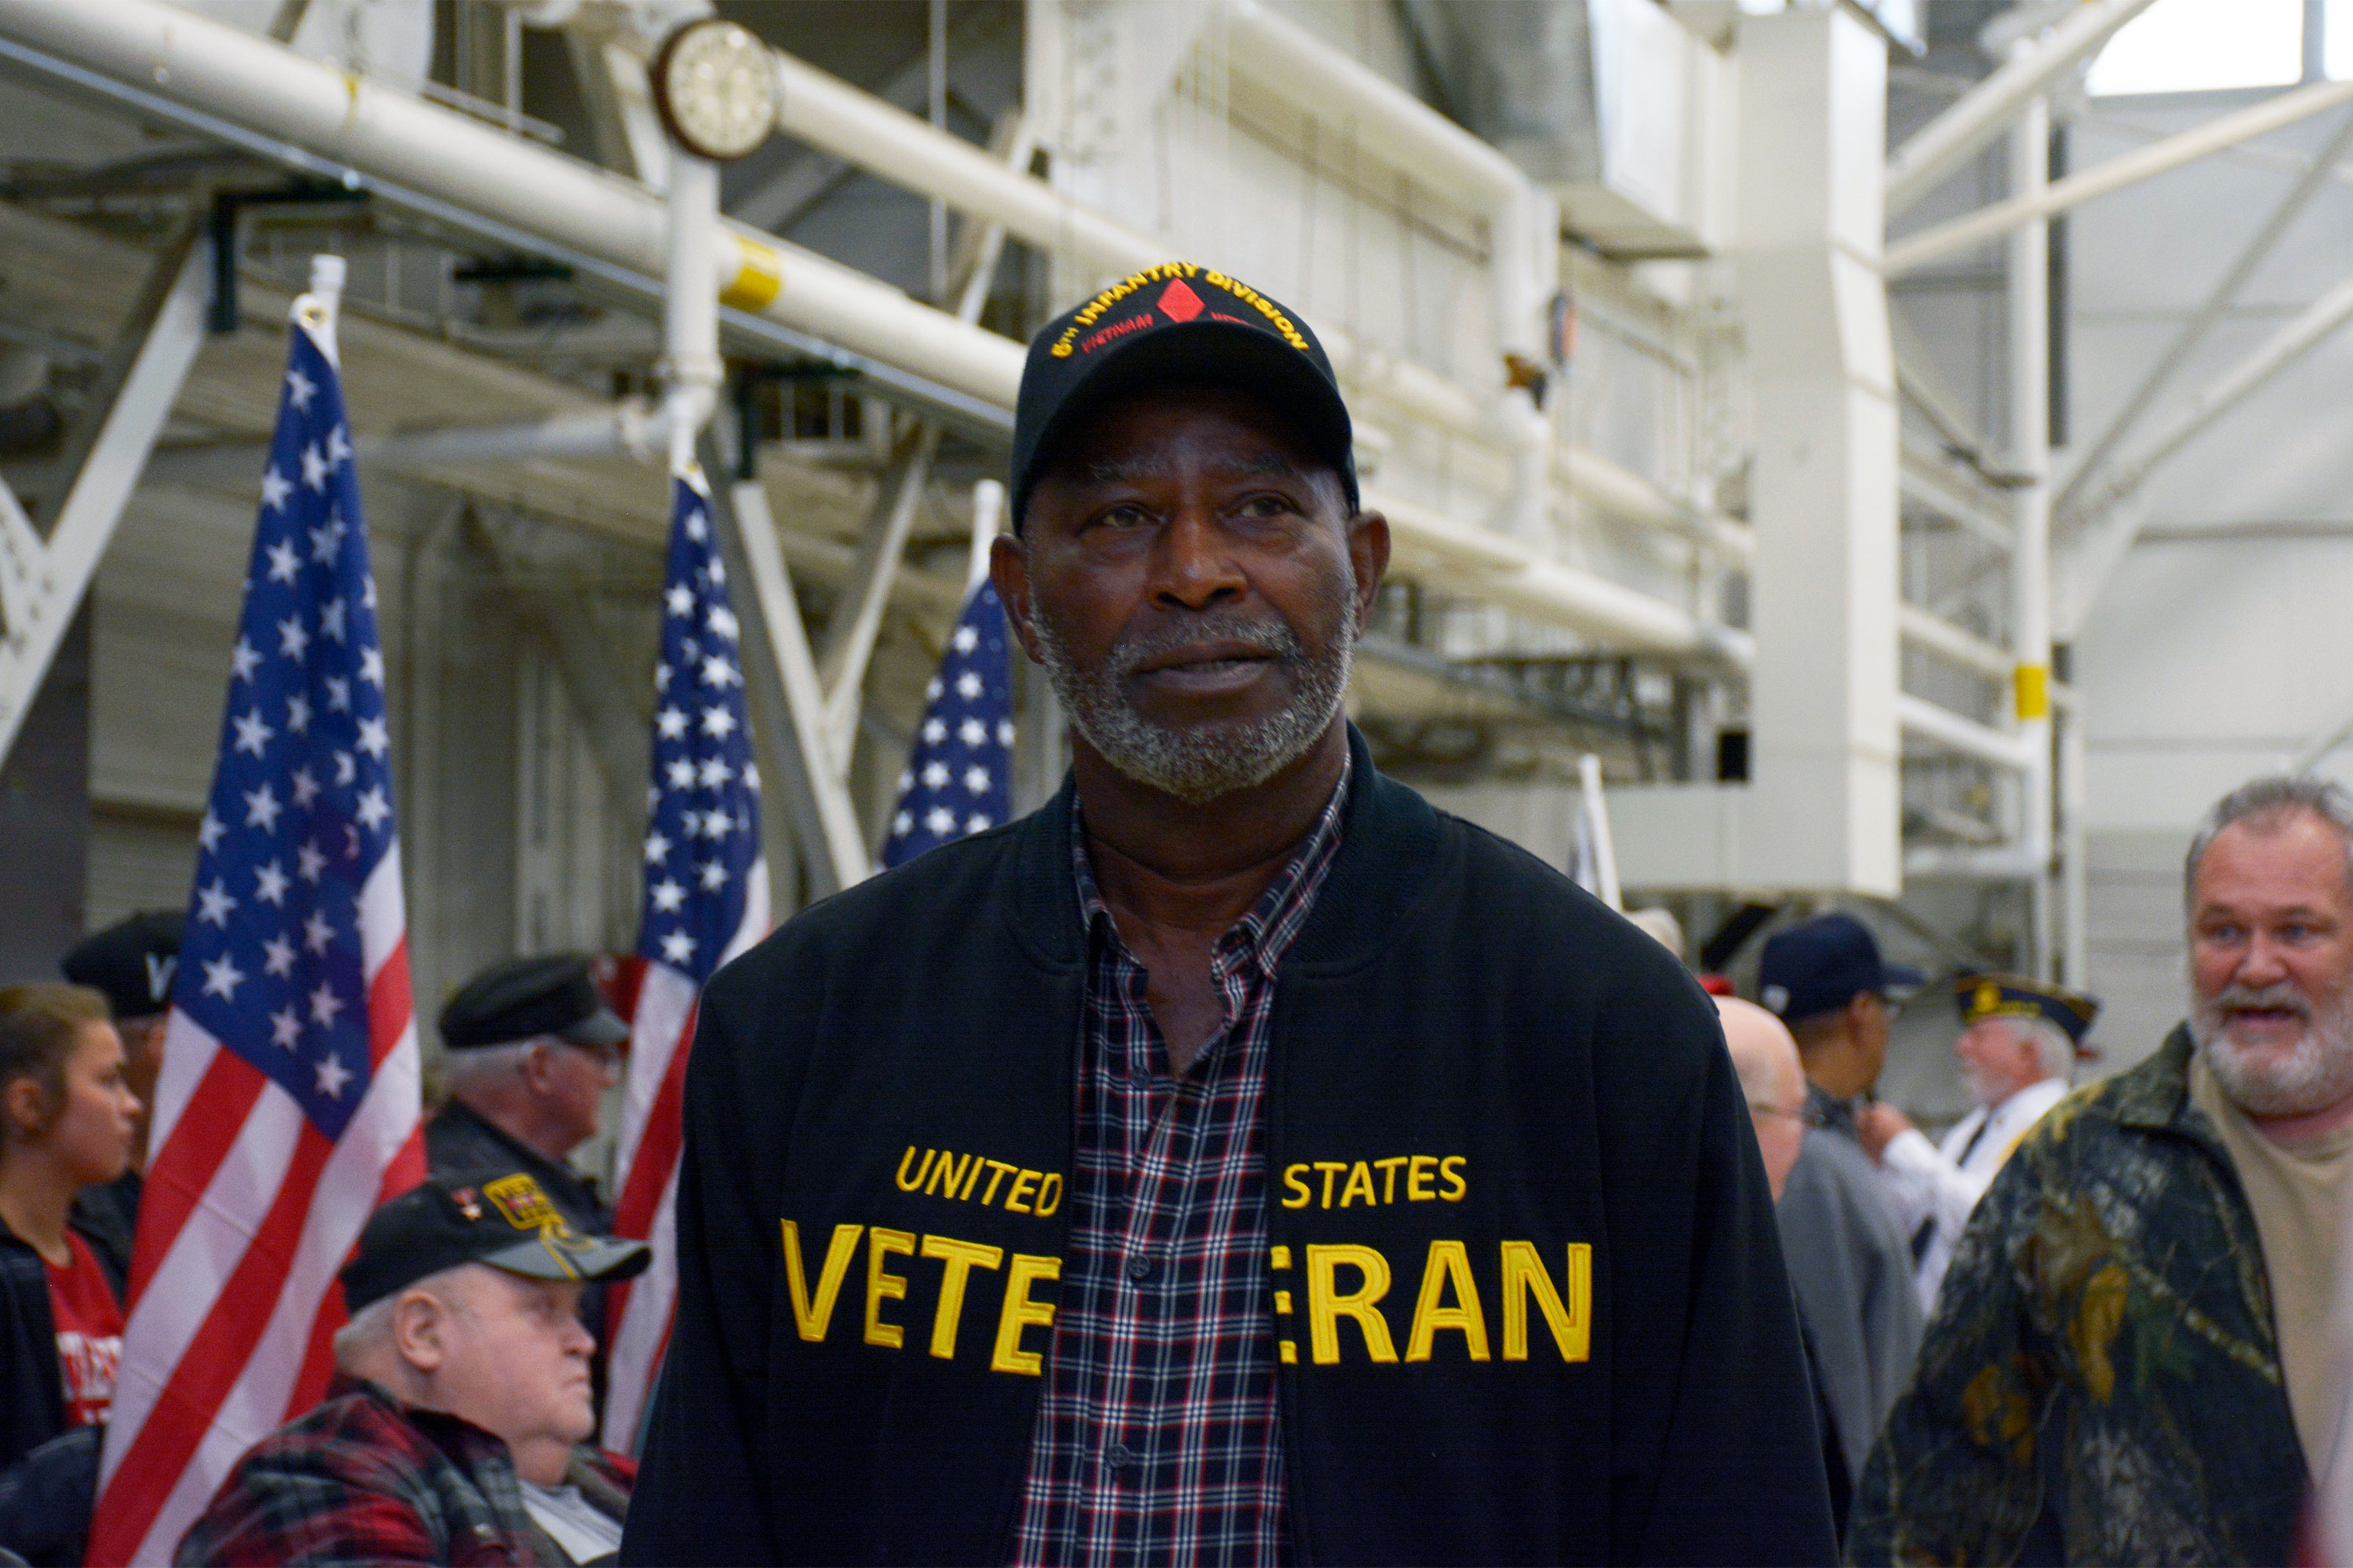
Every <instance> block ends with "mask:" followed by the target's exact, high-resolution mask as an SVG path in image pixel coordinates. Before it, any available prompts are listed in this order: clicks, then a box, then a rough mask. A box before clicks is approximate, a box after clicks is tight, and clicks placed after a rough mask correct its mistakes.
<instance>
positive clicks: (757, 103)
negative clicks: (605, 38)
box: [653, 16, 776, 161]
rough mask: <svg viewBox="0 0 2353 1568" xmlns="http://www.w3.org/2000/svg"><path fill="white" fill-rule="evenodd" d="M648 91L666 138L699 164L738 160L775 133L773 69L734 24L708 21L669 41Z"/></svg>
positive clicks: (752, 40)
mask: <svg viewBox="0 0 2353 1568" xmlns="http://www.w3.org/2000/svg"><path fill="white" fill-rule="evenodd" d="M653 89H654V102H655V104H656V106H657V107H659V109H660V110H661V117H662V121H663V123H665V124H666V125H668V126H669V127H670V134H671V135H673V136H676V137H677V138H678V139H679V141H681V142H683V143H685V145H686V149H687V151H688V152H690V153H698V154H700V155H701V156H702V157H705V158H712V159H717V160H720V161H725V160H727V159H731V158H741V157H743V156H744V154H745V153H751V152H753V151H754V150H756V149H757V148H758V147H759V145H760V144H761V143H762V142H765V141H766V140H767V139H768V132H770V131H772V130H774V129H775V128H776V62H775V60H773V59H772V58H770V57H769V54H768V47H767V46H766V45H765V44H763V43H762V42H760V40H759V39H757V38H755V37H753V36H752V35H751V33H750V32H748V31H747V30H745V29H744V28H743V27H740V26H736V25H735V24H734V23H733V22H726V21H722V20H720V19H719V18H718V17H715V16H706V17H704V18H702V20H701V21H696V22H690V23H688V24H687V25H686V26H683V27H681V28H680V29H679V30H678V31H677V32H675V33H672V34H671V35H670V41H669V42H668V43H665V44H664V45H663V46H662V50H661V54H660V56H659V58H657V59H656V60H655V61H654V69H653Z"/></svg>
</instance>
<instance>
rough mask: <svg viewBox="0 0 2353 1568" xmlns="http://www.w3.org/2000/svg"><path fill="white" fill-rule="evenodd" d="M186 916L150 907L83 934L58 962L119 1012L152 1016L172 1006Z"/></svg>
mask: <svg viewBox="0 0 2353 1568" xmlns="http://www.w3.org/2000/svg"><path fill="white" fill-rule="evenodd" d="M187 923H188V917H187V916H185V915H184V914H176V913H173V912H170V911H166V910H149V911H148V912H146V913H144V914H136V915H132V916H131V917H130V918H129V919H127V920H121V921H116V922H115V923H114V924H112V925H111V926H109V927H107V928H106V929H105V930H104V931H99V932H97V933H96V934H94V935H91V936H88V937H85V938H83V939H82V941H81V942H80V943H79V945H78V946H76V947H75V948H74V949H73V951H72V952H69V953H67V954H66V956H65V961H64V962H63V963H60V964H58V969H59V970H61V971H62V972H63V973H64V974H65V977H66V978H67V979H68V980H70V981H72V982H73V983H74V984H77V985H87V986H90V988H91V989H92V990H96V991H102V992H104V993H105V994H106V1005H108V1006H109V1007H111V1008H112V1009H113V1010H114V1016H116V1017H117V1018H152V1017H153V1016H156V1015H157V1014H159V1013H166V1012H169V1011H170V1010H171V1006H172V976H173V973H174V972H175V971H176V970H177V969H178V968H179V963H180V931H181V928H182V927H184V926H185V925H186V924H187Z"/></svg>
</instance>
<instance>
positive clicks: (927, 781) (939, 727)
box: [882, 577, 1013, 866]
mask: <svg viewBox="0 0 2353 1568" xmlns="http://www.w3.org/2000/svg"><path fill="white" fill-rule="evenodd" d="M925 695H926V696H928V697H929V699H930V706H929V707H927V708H926V709H925V710H924V711H923V728H922V729H921V730H920V731H917V732H916V735H915V750H914V753H913V755H912V756H910V757H909V758H908V759H907V769H906V772H904V773H901V774H900V775H899V809H898V810H897V811H896V812H895V813H893V814H892V817H891V837H890V838H889V839H888V840H887V841H886V842H885V843H884V844H883V846H882V864H883V865H885V866H903V865H905V864H906V863H907V862H908V861H910V860H913V858H915V857H916V856H918V855H921V854H922V853H923V851H924V850H926V849H934V848H937V847H939V846H941V845H943V844H945V843H948V842H950V841H951V840H953V839H957V838H962V837H965V835H967V834H972V833H981V832H986V831H987V829H989V828H991V827H994V826H997V824H998V823H1000V822H1003V821H1005V820H1006V819H1007V818H1008V817H1009V816H1012V815H1013V655H1012V650H1011V647H1009V646H1008V642H1007V637H1006V630H1005V606H1004V605H1002V604H1000V603H998V602H997V589H996V587H995V586H994V585H993V584H990V583H989V581H988V579H987V578H986V577H984V578H982V579H981V580H980V582H979V584H977V585H976V586H975V587H974V589H973V591H972V593H971V595H969V596H968V597H966V598H965V603H964V614H963V615H962V616H959V617H957V620H956V628H955V632H954V633H953V634H951V635H950V637H948V646H947V651H946V652H945V653H944V654H943V655H942V656H941V658H940V672H939V674H938V675H936V676H934V677H933V678H932V684H931V689H930V690H929V691H928V692H927V693H926V694H925Z"/></svg>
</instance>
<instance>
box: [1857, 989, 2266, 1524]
mask: <svg viewBox="0 0 2353 1568" xmlns="http://www.w3.org/2000/svg"><path fill="white" fill-rule="evenodd" d="M2191 1049H2192V1046H2191V1041H2190V1036H2189V1030H2188V1029H2187V1028H2186V1027H2182V1028H2177V1029H2175V1030H2174V1032H2173V1033H2172V1035H2171V1036H2170V1037H2168V1038H2167V1040H2166V1042H2165V1045H2164V1046H2163V1047H2161V1048H2160V1049H2159V1050H2158V1053H2157V1055H2156V1056H2154V1057H2152V1058H2149V1059H2148V1060H2147V1061H2146V1062H2144V1063H2142V1064H2141V1065H2140V1066H2139V1067H2137V1068H2133V1069H2131V1070H2130V1071H2127V1072H2124V1073H2120V1074H2118V1075H2116V1077H2114V1078H2111V1079H2105V1080H2103V1081H2101V1082H2099V1083H2095V1084H2093V1085H2090V1086H2089V1087H2087V1088H2084V1089H2079V1090H2077V1091H2076V1092H2075V1093H2073V1094H2072V1095H2070V1096H2069V1097H2068V1098H2067V1099H2065V1100H2062V1101H2060V1103H2059V1104H2058V1105H2057V1106H2056V1107H2055V1108H2054V1109H2052V1111H2051V1112H2050V1113H2049V1114H2048V1115H2047V1116H2045V1117H2044V1118H2043V1120H2042V1122H2041V1123H2040V1124H2039V1125H2037V1126H2036V1128H2035V1129H2034V1131H2032V1133H2031V1134H2030V1135H2029V1136H2028V1138H2027V1140H2026V1141H2025V1142H2023V1143H2022V1144H2021V1145H2020V1147H2019V1150H2018V1152H2017V1153H2016V1154H2015V1155H2014V1156H2012V1158H2011V1159H2010V1163H2008V1164H2007V1165H2006V1166H2005V1167H2004V1168H2003V1170H2002V1172H2001V1173H2000V1175H1999V1176H1997V1177H1996V1178H1995V1180H1994V1183H1993V1185H1992V1187H1991V1188H1990V1189H1989V1191H1988V1192H1987V1194H1986V1195H1985V1198H1984V1200H1983V1201H1982V1202H1981V1203H1980V1204H1979V1205H1978V1209H1977V1212H1976V1214H1975V1215H1973V1216H1972V1218H1971V1221H1970V1224H1969V1227H1968V1231H1967V1232H1966V1233H1965V1234H1964V1236H1963V1237H1962V1238H1961V1242H1960V1246H1959V1247H1958V1249H1957V1252H1956V1253H1955V1255H1954V1258H1953V1266H1952V1269H1951V1271H1950V1272H1949V1273H1948V1274H1947V1276H1946V1279H1945V1286H1944V1294H1943V1296H1942V1297H1941V1298H1940V1299H1939V1300H1938V1303H1937V1308H1936V1319H1935V1321H1932V1322H1931V1324H1930V1325H1929V1331H1928V1338H1927V1342H1926V1345H1925V1346H1924V1347H1923V1349H1922V1352H1921V1357H1920V1361H1919V1363H1918V1366H1917V1368H1916V1370H1915V1373H1914V1377H1913V1382H1912V1385H1911V1387H1910V1388H1909V1389H1907V1390H1906V1391H1905V1394H1904V1395H1903V1397H1902V1398H1901V1399H1900V1400H1898V1401H1897V1403H1896V1405H1895V1408H1894V1411H1893V1412H1892V1413H1891V1414H1890V1415H1889V1417H1888V1422H1887V1426H1886V1428H1885V1430H1884V1432H1883V1434H1882V1436H1881V1438H1880V1442H1879V1446H1878V1447H1877V1448H1876V1449H1875V1450H1873V1454H1872V1457H1871V1462H1870V1465H1869V1467H1868V1468H1867V1469H1866V1471H1865V1473H1864V1475H1863V1478H1862V1492H1861V1495H1860V1496H1859V1497H1858V1498H1857V1499H1856V1500H1855V1509H1854V1518H1853V1522H1852V1528H1851V1533H1850V1535H1849V1537H1848V1541H1847V1555H1848V1560H1849V1561H1850V1562H1852V1563H1891V1562H1902V1563H2012V1562H2021V1561H2023V1562H2042V1563H2056V1562H2068V1563H2284V1562H2286V1561H2288V1559H2289V1555H2290V1549H2291V1547H2292V1545H2293V1542H2294V1538H2295V1526H2296V1519H2297V1513H2298V1510H2299V1509H2300V1507H2301V1506H2302V1500H2303V1496H2304V1491H2305V1486H2306V1466H2305V1458H2304V1453H2303V1449H2302V1447H2301V1446H2300V1445H2299V1443H2298V1441H2297V1437H2296V1429H2295V1421H2294V1418H2293V1415H2291V1412H2290V1409H2289V1404H2288V1397H2287V1393H2286V1388H2285V1384H2284V1378H2283V1376H2282V1373H2281V1370H2280V1355H2279V1348H2278V1342H2277V1337H2276V1334H2275V1332H2274V1326H2273V1316H2272V1297H2271V1289H2270V1287H2269V1284H2268V1282H2267V1280H2266V1278H2265V1275H2264V1270H2263V1251H2262V1247H2261V1246H2260V1244H2259V1242H2258V1240H2257V1237H2256V1233H2255V1223H2254V1217H2253V1213H2252V1211H2251V1210H2250V1209H2249V1207H2248V1205H2247V1200H2246V1197H2245V1195H2244V1194H2243V1192H2242V1188H2241V1186H2240V1183H2239V1179H2238V1176H2237V1174H2236V1173H2235V1171H2234V1169H2233V1167H2232V1163H2231V1161H2230V1158H2229V1156H2228V1155H2227V1154H2226V1152H2224V1150H2223V1148H2222V1146H2221V1142H2219V1140H2218V1135H2217V1133H2216V1131H2215V1128H2214V1125H2213V1123H2212V1121H2211V1120H2210V1119H2209V1118H2208V1117H2207V1116H2206V1115H2205V1113H2204V1112H2202V1111H2201V1110H2199V1109H2198V1107H2197V1106H2196V1105H2194V1104H2192V1103H2191V1101H2190V1098H2189V1062H2190V1054H2191Z"/></svg>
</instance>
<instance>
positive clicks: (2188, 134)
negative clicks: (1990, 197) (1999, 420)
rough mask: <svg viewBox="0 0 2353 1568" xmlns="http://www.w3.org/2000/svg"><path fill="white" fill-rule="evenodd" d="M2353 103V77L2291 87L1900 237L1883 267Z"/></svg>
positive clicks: (1895, 270)
mask: <svg viewBox="0 0 2353 1568" xmlns="http://www.w3.org/2000/svg"><path fill="white" fill-rule="evenodd" d="M2346 102H2353V81H2323V82H2315V83H2313V84H2312V85H2311V86H2309V87H2300V88H2296V89H2294V90H2292V91H2288V92H2283V93H2281V94H2280V95H2279V96H2278V97H2276V98H2270V99H2266V100H2263V102H2261V103H2258V104H2255V105H2254V106H2253V107H2252V108H2248V109H2242V110H2238V111H2237V112H2236V113H2233V114H2223V115H2218V116H2216V117H2215V118H2214V119H2212V120H2210V121H2207V122H2206V123H2205V124H2203V125H2198V126H2193V127H2191V128H2190V129H2189V130H2188V131H2184V132H2181V133H2180V134H2179V135H2176V136H2168V137H2167V138H2166V139H2165V140H2164V141H2162V142H2154V143H2152V144H2151V145H2149V146H2147V147H2139V148H2136V149H2134V150H2133V151H2132V152H2130V153H2122V154H2119V155H2118V156H2116V157H2114V158H2110V159H2109V160H2107V162H2105V163H2101V164H2099V165H2098V166H2097V167H2095V168H2090V169H2086V170H2084V172H2083V173H2082V174H2075V175H2073V176H2071V177H2069V178H2067V179H2064V180H2060V181H2056V182H2054V183H2052V184H2049V185H2047V186H2045V187H2044V188H2043V189H2042V190H2040V191H2035V192H2030V193H2028V194H2025V195H2015V196H2011V197H2010V198H2009V199H2008V200H2007V201H1999V202H1995V203H1993V204H1992V205H1989V206H1983V207H1979V208H1978V210H1977V211H1975V212H1973V213H1971V214H1969V215H1968V216H1967V217H1962V218H1956V219H1954V220H1953V221H1952V222H1951V223H1947V224H1942V225H1939V226H1937V227H1935V228H1932V229H1928V230H1926V231H1925V232H1923V233H1920V234H1915V235H1911V236H1908V237H1905V238H1903V239H1898V240H1893V241H1891V242H1889V244H1888V247H1887V251H1886V254H1885V255H1884V256H1883V258H1881V260H1880V264H1879V270H1880V273H1881V275H1882V276H1883V277H1887V278H1898V277H1901V276H1903V275H1904V274H1905V273H1906V272H1914V271H1917V270H1918V269H1919V268H1923V267H1926V265H1927V264H1928V263H1929V262H1931V261H1936V260H1940V259H1941V258H1945V257H1947V256H1950V255H1952V254H1954V253H1955V252H1956V251H1962V250H1967V249H1968V247H1971V246H1973V245H1982V244H1984V243H1986V242H1987V241H1988V240H1993V239H1999V238H2000V237H2002V236H2003V235H2006V234H2009V233H2010V232H2011V231H2012V230H2014V229H2017V228H2019V227H2021V226H2024V225H2026V224H2030V223H2035V222H2039V221H2041V220H2042V219H2045V218H2050V217H2055V216H2058V215H2059V214H2061V213H2063V212H2065V211H2067V210H2068V209H2069V208H2070V207H2077V206H2081V205H2084V203H2085V202H2088V201H2093V200H2094V199H2096V198H2098V197H2101V196H2105V195H2113V194H2115V193H2116V192H2117V191H2121V190H2123V189H2124V188H2125V187H2126V186H2127V185H2134V184H2139V183H2140V182H2141V181H2143V180H2147V179H2152V178H2154V177H2156V176H2157V175H2158V174H2168V173H2170V172H2171V171H2173V170H2175V169H2179V168H2180V167H2181V166H2182V165H2184V164H2185V163H2196V162H2197V161H2198V160H2199V159H2200V158H2205V157H2211V155H2212V154H2214V153H2220V152H2221V151H2222V150H2223V149H2225V148H2228V147H2235V146H2237V145H2238V144H2239V143H2240V142H2252V141H2253V140H2254V139H2255V138H2256V137H2258V136H2264V135H2268V134H2270V133H2271V132H2274V131H2277V130H2280V129H2281V128H2282V127H2284V126H2289V125H2293V124H2295V122H2296V121H2300V120H2305V119H2307V118H2309V117H2310V116H2312V115H2315V114H2319V113H2322V112H2324V111H2325V110H2330V109H2334V108H2336V107H2337V105H2338V104H2340V103H2346Z"/></svg>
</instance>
